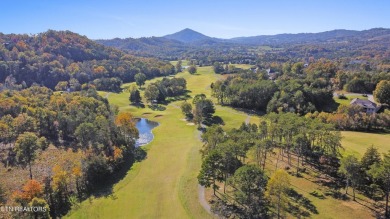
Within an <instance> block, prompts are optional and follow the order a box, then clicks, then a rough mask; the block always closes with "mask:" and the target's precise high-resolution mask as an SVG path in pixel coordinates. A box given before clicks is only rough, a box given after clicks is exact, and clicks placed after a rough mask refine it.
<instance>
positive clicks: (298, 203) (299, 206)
mask: <svg viewBox="0 0 390 219" xmlns="http://www.w3.org/2000/svg"><path fill="white" fill-rule="evenodd" d="M287 195H288V196H289V199H290V202H289V208H288V212H289V213H291V214H292V215H294V216H296V217H301V216H305V217H309V216H310V214H318V210H317V207H316V206H315V205H313V204H312V203H311V201H310V200H309V199H308V198H306V197H304V196H303V195H301V194H299V193H298V192H297V191H295V190H294V189H289V190H288V192H287Z"/></svg>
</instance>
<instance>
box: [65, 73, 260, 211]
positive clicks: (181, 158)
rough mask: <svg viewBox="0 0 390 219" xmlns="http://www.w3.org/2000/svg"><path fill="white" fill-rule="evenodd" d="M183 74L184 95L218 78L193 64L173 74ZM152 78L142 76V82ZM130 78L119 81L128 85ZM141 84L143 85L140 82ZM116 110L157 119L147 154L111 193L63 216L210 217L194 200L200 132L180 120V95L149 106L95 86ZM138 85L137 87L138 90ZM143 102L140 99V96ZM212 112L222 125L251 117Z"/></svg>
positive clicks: (203, 90) (235, 124)
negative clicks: (193, 67)
mask: <svg viewBox="0 0 390 219" xmlns="http://www.w3.org/2000/svg"><path fill="white" fill-rule="evenodd" d="M176 77H183V78H185V79H186V80H187V89H188V90H190V93H189V95H190V96H192V97H193V96H195V95H196V94H199V93H204V94H206V95H207V96H208V97H210V95H211V89H210V84H211V83H212V82H214V81H216V80H218V79H219V77H220V76H219V75H215V74H214V73H213V71H212V68H211V67H199V68H198V73H197V74H195V75H190V74H189V73H188V72H183V73H180V74H178V75H177V76H176ZM160 79H161V78H157V79H154V80H151V81H148V82H147V84H146V85H145V86H147V85H148V84H149V83H152V82H154V81H156V80H160ZM132 85H134V83H130V84H125V85H124V86H125V87H126V86H132ZM145 86H144V87H145ZM99 94H100V95H102V96H103V97H107V98H108V100H109V102H110V103H111V104H114V105H117V106H118V107H119V109H120V110H121V111H130V112H132V113H133V115H134V116H137V117H145V118H148V119H151V120H154V121H158V122H159V123H160V126H158V127H156V128H155V129H153V133H154V135H155V139H154V140H153V141H152V142H151V143H150V144H149V145H147V146H146V149H147V159H146V160H143V161H141V162H139V163H136V164H135V165H133V167H132V168H131V169H130V170H129V171H128V173H127V175H126V176H125V177H124V178H123V179H122V180H121V181H120V182H119V183H117V184H116V185H115V186H114V190H113V191H114V192H113V194H112V195H110V196H107V197H100V198H90V199H88V200H86V201H84V202H82V203H81V205H80V207H78V208H77V209H73V210H72V211H71V212H70V214H68V215H67V217H68V218H211V217H212V216H211V215H209V214H208V213H207V212H206V211H205V210H204V209H203V207H202V206H201V205H200V203H199V194H198V182H197V178H196V176H197V175H198V172H199V169H200V165H201V157H200V153H199V150H200V149H201V147H202V142H201V141H200V133H199V131H197V129H196V127H195V126H194V125H190V124H188V122H186V121H184V120H183V118H184V116H183V115H182V113H181V110H180V107H179V106H180V104H181V101H177V102H172V103H170V104H169V105H168V106H164V107H166V109H165V110H163V111H153V110H152V109H150V108H148V106H146V107H145V108H137V107H134V106H132V105H130V102H129V100H128V97H129V93H128V92H122V93H107V92H100V93H99ZM142 94H143V91H141V95H142ZM144 103H145V105H147V104H146V102H145V101H144ZM216 115H218V116H220V117H221V118H222V119H223V120H224V121H225V123H226V125H225V129H230V128H234V127H238V126H239V125H240V124H241V123H242V122H244V121H245V120H247V121H253V122H256V123H258V121H256V117H251V116H247V115H246V114H245V113H243V112H240V111H237V110H234V109H231V108H228V107H221V106H217V112H216Z"/></svg>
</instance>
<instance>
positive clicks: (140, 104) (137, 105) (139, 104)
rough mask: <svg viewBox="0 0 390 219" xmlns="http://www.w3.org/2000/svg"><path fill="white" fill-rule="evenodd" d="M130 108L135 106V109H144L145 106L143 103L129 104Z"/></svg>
mask: <svg viewBox="0 0 390 219" xmlns="http://www.w3.org/2000/svg"><path fill="white" fill-rule="evenodd" d="M130 105H131V106H135V107H137V108H145V104H144V103H142V102H141V103H131V104H130Z"/></svg>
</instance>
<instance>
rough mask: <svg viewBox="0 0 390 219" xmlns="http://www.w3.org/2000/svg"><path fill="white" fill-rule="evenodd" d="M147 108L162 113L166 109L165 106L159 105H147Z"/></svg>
mask: <svg viewBox="0 0 390 219" xmlns="http://www.w3.org/2000/svg"><path fill="white" fill-rule="evenodd" d="M148 107H149V108H150V109H151V110H153V111H164V110H166V109H167V108H166V107H165V106H163V105H161V104H152V105H148Z"/></svg>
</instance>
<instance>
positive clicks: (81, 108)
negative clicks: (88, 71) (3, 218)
mask: <svg viewBox="0 0 390 219" xmlns="http://www.w3.org/2000/svg"><path fill="white" fill-rule="evenodd" d="M0 117H1V119H0V161H1V162H2V163H3V165H4V167H5V169H7V171H9V172H13V171H16V173H17V172H18V168H17V167H26V168H27V169H28V172H29V177H28V176H25V177H26V178H24V177H23V175H19V177H21V179H20V180H18V181H8V180H7V181H6V182H8V184H5V185H4V186H5V187H4V188H3V189H4V190H5V191H7V196H5V197H4V198H7V199H8V203H14V204H20V205H22V206H28V205H34V204H33V203H35V202H37V203H40V204H39V206H48V207H49V209H50V211H48V212H46V214H47V215H49V214H50V216H51V217H53V218H55V217H60V216H61V215H63V214H65V213H66V212H67V211H68V210H69V208H70V206H71V202H72V200H73V201H74V200H83V199H85V198H86V197H88V195H89V194H90V193H91V192H93V191H94V189H95V188H96V187H97V186H101V185H102V182H104V181H106V180H107V179H109V177H108V176H110V175H111V174H113V172H114V171H115V170H118V169H120V168H121V166H122V165H123V164H124V162H125V160H133V158H134V153H135V139H136V138H137V137H138V130H137V129H136V128H135V124H134V120H133V118H132V116H131V114H129V113H119V114H118V112H117V109H115V108H113V107H111V106H110V105H109V104H108V101H107V100H106V99H104V98H102V97H100V96H99V95H98V94H97V92H96V90H94V89H88V90H85V91H81V92H72V93H62V94H61V93H56V94H55V93H53V91H51V90H50V89H48V88H45V87H38V86H32V87H30V88H28V89H24V90H21V91H13V90H5V91H2V92H0ZM55 149H58V150H60V151H62V152H61V155H60V157H58V158H57V159H58V160H57V161H55V162H53V161H51V159H52V158H51V156H49V159H48V161H44V162H49V163H46V164H45V165H44V166H43V167H42V165H39V164H37V165H35V163H36V162H42V161H41V160H40V159H38V158H40V157H41V154H43V153H47V152H48V151H56V150H55ZM49 153H50V152H49ZM27 178H29V180H28V181H27V182H26V179H27ZM21 182H25V183H24V184H23V187H22V185H21V184H20V183H21ZM41 213H42V212H41ZM42 214H45V212H43V213H42ZM47 215H46V216H47ZM36 216H39V217H42V218H47V217H46V216H45V215H36ZM15 217H17V215H15Z"/></svg>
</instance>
